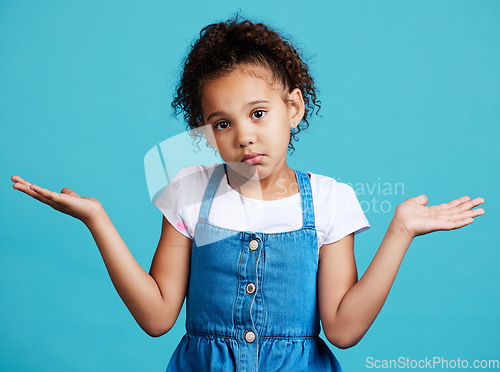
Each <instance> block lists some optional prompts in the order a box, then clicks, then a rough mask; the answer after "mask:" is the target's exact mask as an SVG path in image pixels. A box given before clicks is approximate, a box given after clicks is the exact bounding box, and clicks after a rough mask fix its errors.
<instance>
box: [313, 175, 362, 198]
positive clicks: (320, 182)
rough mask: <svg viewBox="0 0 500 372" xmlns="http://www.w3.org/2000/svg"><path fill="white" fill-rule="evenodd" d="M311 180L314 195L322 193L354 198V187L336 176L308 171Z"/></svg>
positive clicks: (335, 196)
mask: <svg viewBox="0 0 500 372" xmlns="http://www.w3.org/2000/svg"><path fill="white" fill-rule="evenodd" d="M307 174H308V175H309V178H310V180H311V189H312V193H313V195H314V194H316V195H321V196H325V197H328V198H352V196H353V195H355V192H354V190H353V188H352V187H351V186H350V185H348V184H346V183H343V182H339V181H337V180H336V179H335V178H332V177H329V176H324V175H322V174H316V173H312V172H307Z"/></svg>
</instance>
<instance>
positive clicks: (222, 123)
mask: <svg viewBox="0 0 500 372" xmlns="http://www.w3.org/2000/svg"><path fill="white" fill-rule="evenodd" d="M227 127H229V123H228V122H227V121H219V122H218V123H216V124H215V125H214V129H216V130H223V129H226V128H227Z"/></svg>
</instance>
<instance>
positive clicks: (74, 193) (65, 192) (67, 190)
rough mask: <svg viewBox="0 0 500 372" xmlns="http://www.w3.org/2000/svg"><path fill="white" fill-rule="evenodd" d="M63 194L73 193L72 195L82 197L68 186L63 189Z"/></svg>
mask: <svg viewBox="0 0 500 372" xmlns="http://www.w3.org/2000/svg"><path fill="white" fill-rule="evenodd" d="M61 194H67V195H71V196H78V197H80V195H78V194H77V193H76V192H74V191H73V190H71V189H68V188H67V187H65V188H64V189H62V190H61Z"/></svg>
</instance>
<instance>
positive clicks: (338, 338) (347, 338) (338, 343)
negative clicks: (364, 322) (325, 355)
mask: <svg viewBox="0 0 500 372" xmlns="http://www.w3.org/2000/svg"><path fill="white" fill-rule="evenodd" d="M325 336H326V339H327V340H328V342H330V343H331V344H332V345H333V346H335V347H337V348H339V349H349V348H351V347H353V346H355V345H357V344H358V342H359V341H360V340H361V338H358V337H353V336H351V335H339V334H335V335H333V336H328V335H327V334H325Z"/></svg>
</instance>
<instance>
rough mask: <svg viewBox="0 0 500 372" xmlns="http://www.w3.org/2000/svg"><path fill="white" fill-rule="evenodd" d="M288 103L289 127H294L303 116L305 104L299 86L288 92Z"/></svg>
mask: <svg viewBox="0 0 500 372" xmlns="http://www.w3.org/2000/svg"><path fill="white" fill-rule="evenodd" d="M288 102H289V103H290V127H291V128H296V127H297V126H298V125H299V123H300V121H301V120H302V118H303V117H304V111H305V105H304V97H302V92H301V90H300V89H299V88H295V89H294V90H292V91H291V92H290V93H289V94H288Z"/></svg>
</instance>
